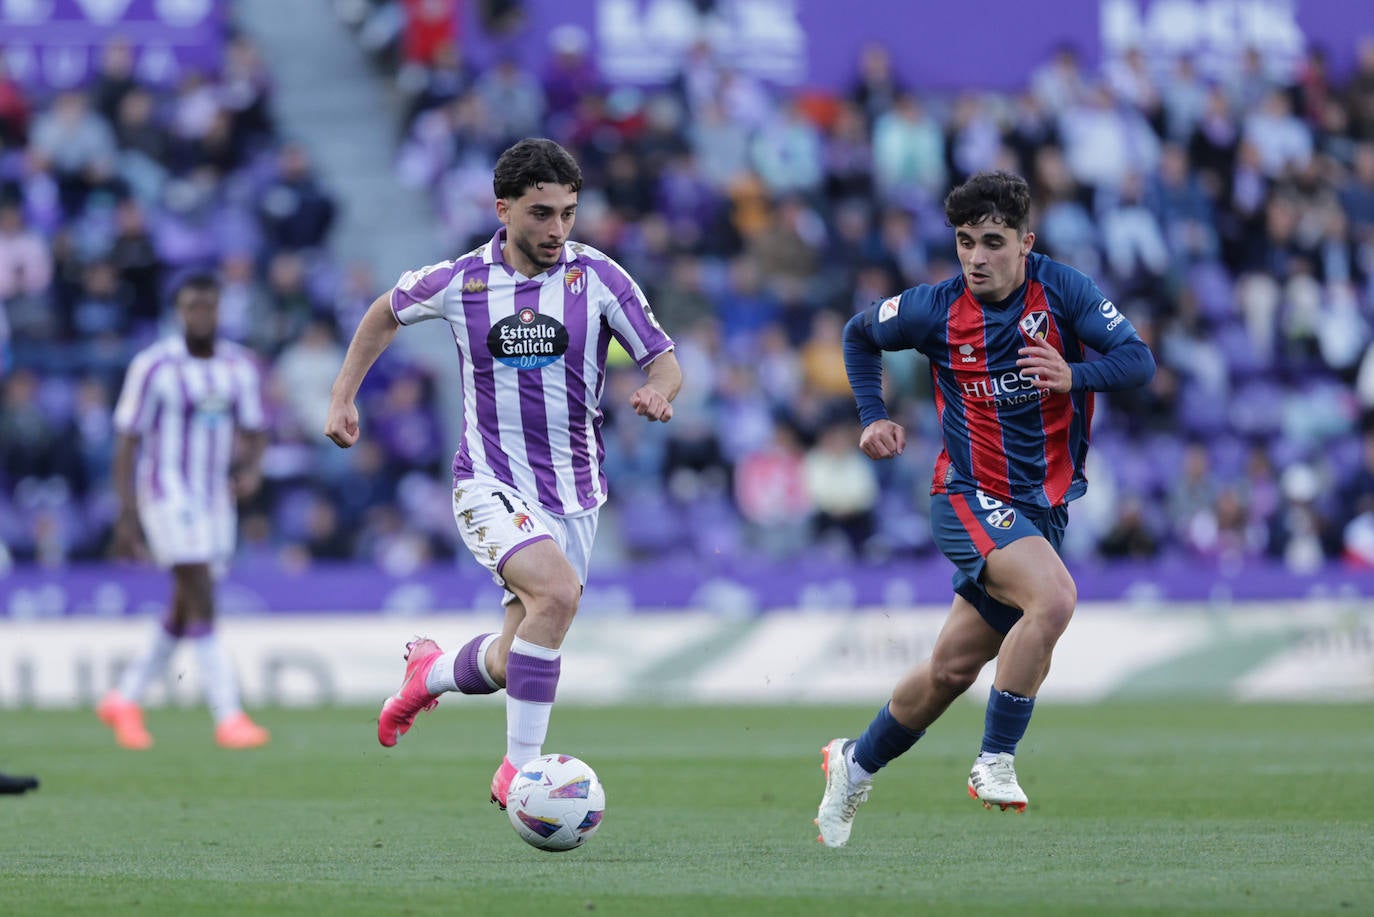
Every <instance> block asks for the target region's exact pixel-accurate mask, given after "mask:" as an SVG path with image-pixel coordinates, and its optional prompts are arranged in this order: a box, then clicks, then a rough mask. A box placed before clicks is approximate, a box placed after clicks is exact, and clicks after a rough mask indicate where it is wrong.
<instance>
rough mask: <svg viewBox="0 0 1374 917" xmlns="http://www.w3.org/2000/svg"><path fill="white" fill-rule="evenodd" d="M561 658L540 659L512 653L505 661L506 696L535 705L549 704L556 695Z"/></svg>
mask: <svg viewBox="0 0 1374 917" xmlns="http://www.w3.org/2000/svg"><path fill="white" fill-rule="evenodd" d="M562 668H563V660H562V658H558V659H540V658H538V657H537V656H526V655H524V654H523V653H516V652H512V653H511V654H510V658H509V659H508V660H507V661H506V695H507V696H508V697H512V698H514V699H516V700H523V701H530V702H531V703H535V704H551V703H553V698H554V695H555V694H557V693H558V673H559V671H560V670H561V669H562Z"/></svg>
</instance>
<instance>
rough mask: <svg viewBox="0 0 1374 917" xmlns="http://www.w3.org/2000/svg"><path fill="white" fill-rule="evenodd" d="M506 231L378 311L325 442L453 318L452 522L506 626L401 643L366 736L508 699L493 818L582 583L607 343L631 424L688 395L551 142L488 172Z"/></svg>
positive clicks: (337, 437) (342, 380)
mask: <svg viewBox="0 0 1374 917" xmlns="http://www.w3.org/2000/svg"><path fill="white" fill-rule="evenodd" d="M492 183H493V187H494V189H495V192H496V215H497V218H498V219H499V220H500V221H501V223H502V227H501V228H500V229H499V230H497V232H496V235H494V236H493V237H492V238H491V241H490V242H487V243H486V244H485V245H483V246H482V247H480V248H478V249H476V250H474V251H471V252H468V253H467V254H466V255H463V256H462V257H460V258H458V259H456V260H453V261H444V262H441V263H439V264H433V265H430V266H428V267H424V268H421V269H420V270H417V271H411V272H408V273H406V274H404V275H402V277H401V278H400V280H399V281H398V282H397V283H396V286H395V288H394V289H392V290H390V291H389V292H387V293H384V294H383V295H381V296H379V297H378V298H377V300H376V301H375V302H373V303H372V305H371V307H370V308H369V309H368V311H367V313H366V315H364V316H363V319H362V321H361V322H360V323H359V325H358V330H357V331H356V332H355V333H354V335H353V340H352V342H351V343H350V344H349V348H348V353H347V355H346V356H345V357H344V363H343V367H342V368H341V369H340V370H339V375H338V378H337V379H336V380H335V382H334V388H333V397H332V401H331V404H330V407H329V416H328V418H327V420H326V422H325V429H324V432H325V435H326V436H328V437H329V438H330V439H331V440H333V441H334V442H335V443H336V444H337V445H339V446H341V447H344V448H347V447H349V446H351V445H353V444H354V443H355V442H357V440H358V435H359V428H358V410H357V407H356V405H355V404H354V399H355V398H356V397H357V393H358V389H359V387H360V386H361V384H362V382H363V379H364V377H366V375H367V373H368V370H369V369H370V368H371V367H372V364H373V363H374V362H375V361H376V359H377V357H378V356H379V355H380V354H381V353H382V352H383V351H384V350H385V349H386V348H387V346H388V345H389V344H390V343H391V341H392V339H393V338H394V337H395V335H396V331H397V329H398V328H399V327H400V326H401V325H411V324H415V323H416V322H421V321H425V320H428V319H443V320H444V321H446V322H448V324H449V326H450V330H451V333H452V334H453V339H454V341H455V343H456V344H457V345H458V359H459V362H460V363H461V365H462V375H463V440H462V443H461V445H460V446H459V448H458V452H457V454H456V455H455V457H454V460H453V515H454V519H455V520H456V522H457V524H458V530H459V532H460V533H461V534H462V537H463V542H464V544H466V545H467V547H468V550H469V551H471V552H472V555H473V556H474V557H475V558H477V561H478V563H480V564H482V565H483V566H484V567H486V568H487V569H488V570H490V571H491V573H492V576H493V577H494V578H495V580H496V582H497V583H498V584H500V585H503V586H504V587H505V593H504V603H503V604H504V606H505V609H506V613H505V624H504V627H503V628H502V631H501V633H499V634H479V635H477V636H475V637H473V638H472V639H471V640H469V641H468V642H467V643H466V644H465V645H464V646H463V647H462V648H460V649H458V650H457V651H455V652H449V653H445V652H443V651H442V650H441V649H440V648H439V646H438V645H437V644H436V643H435V642H434V641H432V640H429V639H419V640H416V641H413V642H412V643H410V644H407V646H406V659H407V665H406V671H405V679H404V681H402V683H401V688H400V690H398V691H397V692H396V694H395V695H394V696H392V697H391V698H389V699H388V700H387V701H386V703H385V704H384V705H383V706H382V711H381V715H380V717H379V718H378V721H377V738H378V739H379V740H380V741H381V743H382V744H383V745H385V746H392V745H395V744H396V742H397V740H398V739H399V738H400V737H401V736H402V735H404V734H405V733H406V731H407V730H409V729H410V726H411V724H412V723H413V722H414V720H415V716H416V714H418V713H419V712H420V711H421V710H427V709H430V708H432V707H433V706H434V705H435V704H437V703H438V702H439V696H440V695H441V694H443V693H444V692H446V691H460V692H462V693H464V694H489V693H492V692H494V691H498V690H500V689H501V688H505V689H506V756H505V758H504V759H503V760H502V762H501V766H500V768H499V769H498V770H497V772H496V774H495V776H494V777H493V778H492V783H491V798H492V801H493V802H495V803H496V804H497V805H499V806H500V807H501V808H503V809H504V808H505V805H506V797H507V792H508V790H509V787H510V781H511V778H512V777H513V776H514V775H515V773H516V772H517V770H518V769H519V768H520V767H521V766H522V765H523V764H525V762H527V761H529V760H531V759H532V758H535V757H538V756H539V755H540V754H541V753H542V746H543V743H544V738H545V736H546V734H547V732H548V725H549V714H550V709H551V707H552V705H553V702H554V695H555V692H556V689H557V686H558V675H559V671H560V666H561V663H560V652H559V649H560V647H561V646H562V644H563V638H564V635H565V634H566V633H567V631H568V627H569V626H570V625H571V624H572V620H573V616H574V615H575V614H576V612H577V606H578V602H579V601H580V598H581V594H582V587H583V585H584V584H585V583H586V579H587V565H588V559H589V557H590V555H591V549H592V541H593V539H594V537H595V535H596V526H597V517H598V513H599V509H600V507H601V504H602V503H604V502H605V500H606V479H605V475H604V474H603V472H602V469H601V456H602V445H601V433H600V421H601V411H600V407H599V405H600V401H601V393H602V387H603V383H604V381H605V375H606V374H605V369H606V354H607V349H608V348H609V346H610V344H611V339H612V338H614V339H615V340H617V341H619V342H620V344H621V345H622V346H623V347H624V348H625V350H626V351H627V352H628V353H629V354H630V356H631V357H632V358H633V359H634V361H635V363H637V364H638V365H639V366H640V367H641V368H642V369H643V370H644V372H645V373H646V376H647V378H646V380H645V382H644V384H643V385H642V386H640V387H639V388H638V389H637V390H636V391H635V392H634V394H633V395H632V396H631V397H630V405H631V406H632V407H633V408H634V409H635V411H636V413H638V414H639V415H641V416H643V417H645V418H646V419H648V420H651V421H654V420H657V421H664V422H666V421H668V420H669V419H671V418H672V416H673V408H672V400H673V398H674V397H676V395H677V392H678V389H679V388H680V387H681V385H682V372H681V370H680V369H679V367H678V362H677V357H676V356H675V354H674V353H673V342H672V340H671V339H670V338H669V337H668V336H667V334H665V333H664V331H663V330H662V329H661V328H660V327H659V325H658V322H657V321H656V320H655V319H654V316H653V313H652V312H651V311H650V309H649V304H648V302H647V301H646V300H645V298H644V294H643V293H642V292H641V291H640V288H639V286H638V285H637V284H636V283H635V282H634V281H633V280H632V279H631V278H630V276H629V275H628V274H626V273H625V271H624V270H623V269H622V268H621V267H620V266H619V265H618V264H616V263H615V262H614V261H612V260H611V259H609V258H607V257H606V256H605V255H603V254H602V253H601V252H599V251H597V250H596V249H593V248H590V247H588V246H586V245H582V244H580V243H577V242H572V241H570V240H569V238H568V234H569V233H570V232H571V231H572V227H573V221H574V219H575V217H576V213H577V197H578V191H579V190H580V189H581V187H582V172H581V169H580V168H579V167H578V165H577V163H576V161H575V160H574V159H573V158H572V156H571V155H570V154H569V153H568V152H567V151H566V150H564V149H563V148H562V147H561V146H559V145H558V144H556V143H554V142H553V141H551V140H543V139H526V140H522V141H520V142H519V143H517V144H515V145H514V146H512V147H511V148H510V149H508V150H506V151H505V152H504V153H502V154H501V157H500V158H499V159H498V160H497V163H496V168H495V172H494V176H493V182H492Z"/></svg>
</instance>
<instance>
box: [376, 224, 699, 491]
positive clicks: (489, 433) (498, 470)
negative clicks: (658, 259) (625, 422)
mask: <svg viewBox="0 0 1374 917" xmlns="http://www.w3.org/2000/svg"><path fill="white" fill-rule="evenodd" d="M505 238H506V230H505V228H504V227H503V228H502V229H501V230H499V231H498V232H497V233H496V235H495V236H493V237H492V239H491V241H489V242H488V243H487V244H485V245H483V246H482V247H481V248H478V249H476V250H475V251H471V252H469V253H467V254H466V255H463V256H462V257H461V258H457V259H455V260H452V261H442V262H440V263H438V264H432V265H430V266H428V267H424V268H421V269H420V270H418V271H409V272H407V273H405V274H404V275H402V276H401V279H400V280H399V281H397V283H396V286H395V288H394V289H393V290H392V291H391V308H392V311H394V312H395V314H396V320H397V321H399V322H400V323H401V324H402V325H411V324H414V323H416V322H420V321H424V320H426V319H431V318H442V319H444V320H446V321H447V322H448V323H449V325H450V326H451V328H452V330H453V340H454V342H455V343H456V344H457V345H458V358H459V361H460V364H461V371H462V380H463V435H462V442H461V445H460V446H459V447H458V452H457V454H456V455H455V456H454V458H453V477H454V480H455V481H460V480H466V479H469V478H473V477H477V476H483V477H493V478H495V479H496V480H498V481H501V482H503V483H505V484H508V485H510V486H511V487H513V488H515V490H516V491H518V492H519V493H521V494H524V495H525V496H526V497H529V498H533V499H535V500H537V501H538V503H539V504H540V505H541V506H543V507H545V508H547V509H549V510H550V511H552V512H555V513H559V514H562V515H570V514H573V513H580V512H583V511H586V510H591V509H595V508H596V507H598V506H600V505H601V504H602V503H604V502H605V500H606V476H605V474H604V472H603V471H602V468H601V462H602V459H603V458H604V455H605V450H604V448H603V447H602V444H601V416H602V415H601V406H600V404H601V392H602V388H603V387H604V383H605V379H606V354H607V351H608V349H609V347H610V344H611V338H612V337H614V338H615V339H616V340H617V341H619V342H620V344H621V345H622V346H623V347H624V348H625V350H626V352H627V353H629V355H630V356H631V357H632V358H633V359H634V361H635V363H637V364H638V365H639V366H640V367H641V368H643V367H646V366H648V365H649V364H650V363H652V362H653V361H654V359H655V358H657V357H658V356H659V355H661V354H663V353H666V352H667V351H669V350H672V349H673V342H672V340H671V339H670V338H669V337H668V335H667V334H665V333H664V331H663V329H662V328H660V327H659V325H658V322H657V320H655V318H654V315H653V312H652V311H651V310H650V308H649V303H648V301H647V300H646V299H645V298H644V293H643V291H641V290H640V288H639V285H638V284H636V283H635V282H634V281H633V280H632V279H631V278H630V275H629V274H627V273H626V272H625V270H624V268H622V267H621V266H620V265H618V264H616V263H615V262H614V261H612V260H611V259H610V258H608V257H607V256H606V255H604V254H602V253H601V252H599V251H597V250H596V249H594V248H591V247H590V246H587V245H582V244H580V243H577V242H567V243H565V244H564V246H563V253H562V255H560V256H559V259H558V263H557V264H555V265H554V266H553V267H551V268H549V269H548V270H547V271H545V272H543V273H542V274H538V275H536V276H535V277H533V278H527V277H525V276H524V275H522V274H519V273H517V272H516V271H515V269H514V268H512V267H510V265H508V264H506V263H505V261H504V260H503V259H502V257H501V246H502V244H503V243H504V242H505Z"/></svg>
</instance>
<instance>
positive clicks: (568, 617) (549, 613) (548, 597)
mask: <svg viewBox="0 0 1374 917" xmlns="http://www.w3.org/2000/svg"><path fill="white" fill-rule="evenodd" d="M581 597H582V587H581V586H580V585H579V584H578V582H577V579H576V578H575V577H569V578H566V579H562V578H560V579H558V580H553V581H550V582H549V583H547V584H545V585H544V586H543V587H542V588H540V589H539V590H538V591H537V592H535V593H534V594H532V595H530V596H529V597H528V598H526V599H525V613H526V614H527V615H533V616H535V617H540V618H545V619H547V620H549V621H551V622H556V623H561V624H563V625H564V626H565V627H566V626H567V625H568V624H571V623H572V619H573V616H574V615H575V614H577V604H578V601H579V600H580V599H581Z"/></svg>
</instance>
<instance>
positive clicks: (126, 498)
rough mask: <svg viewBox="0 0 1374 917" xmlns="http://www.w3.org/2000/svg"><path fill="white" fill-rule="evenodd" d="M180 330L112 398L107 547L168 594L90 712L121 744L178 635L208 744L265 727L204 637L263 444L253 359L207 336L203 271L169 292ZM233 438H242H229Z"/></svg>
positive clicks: (215, 312) (214, 318) (246, 738)
mask: <svg viewBox="0 0 1374 917" xmlns="http://www.w3.org/2000/svg"><path fill="white" fill-rule="evenodd" d="M175 304H176V314H177V318H178V319H179V320H180V323H181V327H182V333H181V334H179V335H174V336H170V337H167V338H165V339H163V340H161V341H159V342H158V343H156V344H153V345H152V346H151V347H148V348H147V349H145V350H143V351H141V352H139V353H138V354H137V355H136V356H135V357H134V359H133V362H131V363H130V364H129V371H128V373H127V374H126V375H125V377H124V388H123V390H122V391H121V392H120V396H119V402H118V403H117V404H116V405H115V414H114V424H115V430H116V431H117V433H118V441H117V444H116V447H115V460H114V479H115V488H116V490H117V492H118V495H119V519H118V521H117V522H116V524H115V548H116V550H117V551H118V552H119V553H120V554H122V555H124V556H128V557H133V558H140V559H141V558H146V557H148V556H149V555H151V557H152V559H153V561H155V562H156V563H157V564H158V566H160V567H164V568H170V569H171V571H172V601H171V604H170V606H169V608H168V610H167V616H166V618H165V619H164V620H163V621H162V622H161V623H160V624H159V626H158V627H157V629H156V630H155V632H154V634H153V637H152V640H151V641H150V642H149V644H148V646H147V648H146V649H145V651H144V653H143V654H142V655H141V656H140V657H139V658H138V659H137V660H136V661H135V662H134V663H133V664H132V665H130V666H129V667H128V668H127V669H125V670H124V673H123V675H122V677H121V678H120V680H119V684H118V685H117V686H116V687H115V689H114V690H112V691H110V692H109V693H108V694H106V695H105V698H104V699H103V700H102V701H101V702H100V706H99V707H97V708H96V713H97V714H98V715H99V716H100V719H101V720H102V721H103V722H104V723H105V724H106V725H108V726H109V727H110V728H111V729H113V730H114V734H115V740H116V741H117V742H118V743H119V744H120V745H122V746H124V747H125V748H135V749H142V748H148V747H150V746H151V745H152V744H153V740H152V737H151V736H150V735H149V734H148V730H147V729H146V728H145V727H144V724H143V712H142V708H141V707H140V704H141V703H142V700H143V696H144V694H145V693H146V691H147V689H148V687H149V685H150V684H152V682H153V681H154V679H156V678H158V677H159V676H161V674H162V672H163V671H164V670H165V669H166V667H167V661H168V659H169V658H170V657H171V655H172V653H173V652H174V651H175V650H176V648H177V644H178V643H179V642H180V641H181V640H182V639H183V638H184V639H185V640H186V641H187V642H189V643H190V644H191V646H192V648H193V649H194V650H195V654H196V658H197V661H198V663H199V668H200V674H201V678H202V681H203V683H204V690H205V699H206V702H207V703H208V704H209V707H210V713H211V715H212V716H213V717H214V720H215V741H216V742H218V743H219V744H220V745H222V746H224V747H225V748H253V747H256V746H259V745H263V744H265V743H266V742H267V740H268V733H267V730H265V729H263V728H262V727H260V726H258V725H257V724H256V723H254V722H253V721H252V720H251V719H250V718H249V717H248V715H247V714H246V713H244V712H243V709H242V708H241V707H240V706H239V694H238V682H237V679H236V675H235V673H234V669H233V664H232V662H231V660H230V659H229V656H228V654H227V653H226V652H225V650H224V647H223V645H222V644H221V643H220V641H219V637H218V635H217V634H216V633H215V594H214V589H215V582H214V581H215V577H216V576H218V575H220V574H222V573H223V572H224V570H225V569H226V568H227V567H228V563H229V559H230V557H231V556H232V554H233V550H234V538H235V531H236V528H237V516H236V506H235V497H246V496H249V495H251V494H252V493H254V492H255V491H256V490H257V489H258V486H259V484H260V482H261V478H260V476H259V460H260V459H261V457H262V451H263V447H264V446H265V445H266V433H265V429H264V417H263V409H262V395H261V390H260V389H261V386H260V378H259V373H258V368H257V364H256V362H255V360H254V358H253V355H252V354H251V353H250V352H249V351H248V350H246V349H244V348H243V347H241V346H239V345H238V344H235V343H233V342H232V341H226V340H222V339H220V338H218V337H217V336H216V327H217V325H218V323H219V284H218V283H217V281H216V280H215V279H214V278H213V277H211V276H209V275H205V274H198V275H194V276H192V277H189V278H188V279H186V280H185V281H184V282H183V283H182V284H181V285H180V286H179V287H178V289H177V292H176V295H175ZM239 434H241V435H239Z"/></svg>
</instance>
